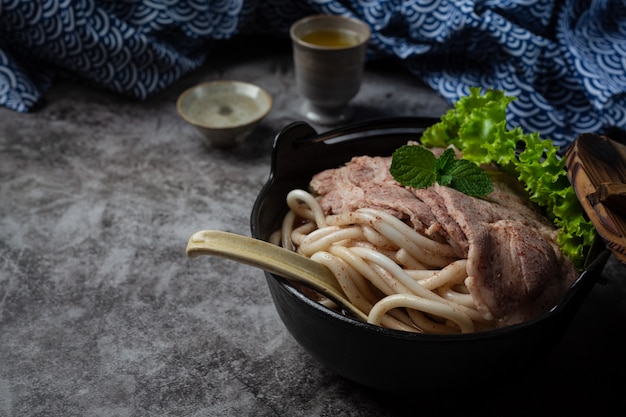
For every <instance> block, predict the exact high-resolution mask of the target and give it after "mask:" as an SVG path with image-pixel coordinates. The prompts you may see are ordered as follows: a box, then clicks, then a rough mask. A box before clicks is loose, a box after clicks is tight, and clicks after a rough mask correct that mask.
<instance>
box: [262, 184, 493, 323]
mask: <svg viewBox="0 0 626 417" xmlns="http://www.w3.org/2000/svg"><path fill="white" fill-rule="evenodd" d="M287 205H288V206H289V209H290V210H289V212H288V214H287V215H286V216H285V218H284V221H283V223H282V227H281V229H280V230H279V231H277V232H276V233H275V234H274V235H273V236H272V237H271V239H270V241H271V242H272V243H274V244H277V245H281V246H283V247H285V248H289V249H291V250H294V251H297V252H298V253H300V254H302V255H304V256H306V257H309V258H311V259H313V260H315V261H317V262H319V263H321V264H323V265H325V266H326V267H328V268H329V269H330V270H331V271H332V273H333V274H334V275H335V277H336V278H337V280H338V282H339V284H340V285H341V287H342V289H343V290H344V292H345V294H346V296H347V298H348V299H349V300H350V301H351V302H352V303H353V304H355V305H356V306H357V307H358V308H359V309H360V310H362V311H363V312H364V313H365V314H366V315H367V316H368V322H369V323H371V324H375V325H380V326H383V327H388V328H392V329H398V330H404V331H409V332H426V333H439V334H450V333H469V332H475V331H481V330H488V329H491V328H494V327H495V323H494V321H493V318H492V317H485V315H484V314H483V313H481V312H479V311H478V309H477V308H476V305H475V303H474V300H473V298H472V295H470V293H469V291H468V288H467V286H466V284H465V280H466V279H467V277H468V274H467V270H466V264H467V259H463V258H459V257H458V256H457V255H455V252H454V250H453V248H452V247H451V246H450V245H449V244H447V243H442V242H440V241H436V240H433V239H431V238H430V237H428V236H426V235H424V234H421V233H419V232H417V231H416V230H414V229H413V228H412V227H411V226H409V225H408V224H406V223H404V222H403V221H402V220H400V219H398V218H396V217H394V216H392V215H391V214H389V213H386V212H384V211H380V210H375V209H371V208H360V209H357V210H355V211H350V212H346V213H343V214H336V215H326V214H324V212H323V210H322V208H321V206H320V204H319V203H318V201H317V199H316V198H315V196H313V195H312V194H310V193H309V192H307V191H304V190H292V191H291V192H290V193H289V194H288V196H287ZM320 302H322V303H324V304H326V305H328V306H329V307H333V303H332V302H331V301H330V300H320Z"/></svg>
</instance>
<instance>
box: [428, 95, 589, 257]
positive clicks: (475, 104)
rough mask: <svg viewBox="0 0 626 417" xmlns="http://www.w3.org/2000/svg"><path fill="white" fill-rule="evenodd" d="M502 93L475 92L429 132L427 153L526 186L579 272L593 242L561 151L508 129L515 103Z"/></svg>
mask: <svg viewBox="0 0 626 417" xmlns="http://www.w3.org/2000/svg"><path fill="white" fill-rule="evenodd" d="M515 99H516V98H515V97H510V96H506V95H505V94H504V92H502V91H499V90H487V91H486V92H485V94H481V89H480V88H471V89H470V94H469V95H468V96H465V97H461V98H460V99H459V100H458V101H457V102H456V103H455V105H454V109H451V110H449V111H448V112H447V113H446V114H444V115H443V116H442V117H441V121H440V122H439V123H437V124H435V125H433V126H431V127H430V128H428V129H427V130H426V131H425V132H424V134H423V136H422V139H421V142H422V144H423V145H424V146H426V147H445V146H448V145H454V146H455V147H457V148H458V149H460V150H461V151H462V152H463V158H464V159H467V160H469V161H472V162H474V163H477V164H485V163H495V164H497V165H498V166H499V167H500V168H501V169H502V170H503V171H504V172H506V173H507V174H509V175H511V176H513V177H515V178H517V179H518V180H519V181H521V182H522V184H524V186H525V188H526V191H527V192H528V195H529V198H530V200H531V201H532V202H534V203H536V204H538V205H539V206H541V207H542V208H543V209H544V210H545V214H546V216H547V217H548V218H549V219H550V220H551V221H552V222H553V223H554V224H555V225H556V226H557V227H558V228H559V235H558V242H557V243H558V244H559V245H560V247H561V251H562V252H563V253H564V254H565V255H567V256H568V257H569V258H570V259H571V260H572V262H574V264H575V265H576V266H577V267H578V268H581V267H582V265H583V263H584V258H585V254H586V252H587V250H588V248H589V247H590V246H591V243H592V241H593V239H594V236H595V229H594V226H593V224H592V223H591V222H590V221H589V220H588V219H587V218H586V216H585V214H584V211H583V208H582V206H581V205H580V202H579V201H578V198H577V197H576V193H575V192H574V189H573V188H572V186H571V184H570V182H569V180H568V179H567V172H566V169H565V161H564V159H563V158H560V157H559V155H558V150H559V147H557V146H555V145H554V144H553V143H552V141H550V140H547V139H546V140H542V139H541V137H540V136H539V134H538V133H537V132H534V133H524V132H523V131H522V129H521V128H520V127H514V128H513V129H508V128H507V121H506V106H507V105H508V104H509V103H510V102H512V101H513V100H515Z"/></svg>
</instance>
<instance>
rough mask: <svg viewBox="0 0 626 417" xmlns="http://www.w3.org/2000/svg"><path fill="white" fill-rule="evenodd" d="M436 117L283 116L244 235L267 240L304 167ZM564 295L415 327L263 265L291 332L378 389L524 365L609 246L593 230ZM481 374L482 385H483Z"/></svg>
mask: <svg viewBox="0 0 626 417" xmlns="http://www.w3.org/2000/svg"><path fill="white" fill-rule="evenodd" d="M437 121H438V120H437V119H425V118H391V119H381V120H372V121H368V122H361V123H356V124H352V125H349V126H347V127H343V128H340V129H336V130H332V131H329V132H326V133H322V134H318V133H317V132H316V131H315V130H314V129H313V128H312V127H311V126H310V125H308V124H306V123H303V122H297V123H293V124H291V125H289V126H287V127H286V128H285V129H284V130H283V131H282V132H280V133H279V134H278V135H277V136H276V139H275V141H274V148H273V154H272V165H271V173H270V176H269V179H268V181H267V183H266V184H265V186H264V187H263V189H262V190H261V192H260V193H259V195H258V198H257V199H256V202H255V204H254V207H253V210H252V216H251V228H252V236H253V237H255V238H258V239H262V240H268V238H269V236H270V234H271V233H272V232H273V231H275V230H276V229H277V228H278V227H279V225H280V222H281V220H282V218H283V216H284V215H285V213H286V212H287V205H286V203H285V197H286V195H287V193H288V192H289V191H290V190H292V189H294V188H304V189H306V188H307V186H308V183H309V181H310V179H311V177H312V176H313V175H314V174H315V173H317V172H319V171H322V170H324V169H328V168H336V167H339V166H341V165H343V164H344V163H345V162H347V161H349V160H350V159H351V157H352V156H356V155H372V156H373V155H380V156H385V155H391V154H392V153H393V151H394V150H395V149H397V148H398V147H399V146H401V145H403V144H405V143H406V142H407V141H408V140H419V138H420V136H421V134H422V132H423V131H424V129H425V128H427V127H428V126H430V125H431V124H433V123H436V122H437ZM596 242H597V243H596V244H595V245H594V247H593V248H592V249H591V250H590V253H589V255H588V257H587V262H586V266H585V269H584V271H583V272H582V273H581V274H580V277H579V278H578V279H577V280H576V282H575V283H574V285H573V286H572V288H571V289H570V290H569V292H568V293H567V295H566V297H565V299H564V300H563V301H562V302H561V303H560V304H559V305H557V306H556V307H554V308H553V309H552V310H551V311H550V312H548V313H546V314H544V315H542V316H541V317H538V318H536V319H534V320H532V321H528V322H524V323H521V324H518V325H514V326H509V327H506V328H501V329H497V330H490V331H485V332H478V333H472V334H459V335H429V334H414V333H407V332H402V331H397V330H390V329H386V328H382V327H378V326H374V325H370V324H367V323H362V322H359V321H357V320H354V319H352V318H350V317H348V316H345V315H342V314H341V313H338V312H335V311H332V310H330V309H328V308H326V307H324V306H322V305H320V304H318V303H317V302H315V301H313V300H311V299H310V298H308V297H307V296H305V295H304V294H303V293H302V292H300V291H299V290H298V289H296V288H294V287H293V286H292V285H290V283H289V282H287V281H286V280H285V279H283V278H281V277H278V276H276V275H273V274H270V273H266V277H267V283H268V286H269V289H270V292H271V295H272V298H273V301H274V303H275V306H276V309H277V311H278V314H279V316H280V318H281V320H282V321H283V322H284V324H285V326H286V327H287V329H288V330H289V332H290V333H291V334H292V335H293V337H294V338H295V339H296V340H297V341H298V343H300V345H302V346H303V347H304V349H306V350H307V351H308V352H309V353H310V354H311V355H312V356H313V357H315V358H317V359H318V360H319V361H320V362H321V363H322V364H324V365H325V366H326V367H328V368H329V369H330V370H331V371H333V372H335V373H337V374H339V375H342V376H343V377H345V378H347V379H349V380H352V381H354V382H357V383H359V384H362V385H365V386H367V387H370V388H374V389H377V390H384V391H405V390H413V391H418V390H440V389H443V388H445V389H454V388H455V386H456V387H458V388H460V385H463V386H465V387H466V386H467V385H468V384H471V385H474V384H477V383H481V384H483V385H482V388H483V389H488V388H489V384H492V385H500V384H502V383H503V381H504V380H506V378H515V376H516V375H517V374H518V373H519V372H524V371H527V370H529V369H532V366H533V365H534V364H535V363H537V361H538V360H539V359H541V358H543V357H545V356H546V355H548V354H549V353H550V351H551V349H552V348H553V347H555V346H556V344H557V343H558V342H559V340H560V339H561V337H562V336H563V334H564V333H565V331H566V330H567V328H568V326H569V324H570V322H571V321H572V319H573V317H574V315H575V313H576V311H577V309H578V308H579V306H580V304H581V302H582V301H583V299H584V298H585V296H586V295H587V293H588V292H589V290H590V289H591V288H592V287H593V285H594V283H595V282H596V281H597V280H598V278H599V276H600V273H601V272H602V269H603V267H604V264H605V263H606V261H607V259H608V257H609V254H610V252H609V251H608V250H606V248H605V247H604V245H603V244H602V243H601V242H600V240H599V239H596ZM485 384H486V385H485Z"/></svg>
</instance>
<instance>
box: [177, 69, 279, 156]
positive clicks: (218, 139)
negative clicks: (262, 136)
mask: <svg viewBox="0 0 626 417" xmlns="http://www.w3.org/2000/svg"><path fill="white" fill-rule="evenodd" d="M176 108H177V110H178V113H179V114H180V116H181V117H182V118H183V119H184V120H185V121H187V122H188V123H190V124H192V125H193V126H195V127H196V128H197V129H198V130H199V131H200V132H201V133H202V134H203V135H204V138H205V140H206V143H207V144H209V145H210V146H213V147H216V148H230V147H234V146H237V145H240V144H241V143H242V142H243V141H244V139H245V138H246V137H247V136H248V135H249V134H250V133H251V132H252V130H253V129H254V128H255V127H256V126H257V124H258V123H259V122H260V121H261V120H262V119H263V118H264V117H265V116H267V114H268V113H269V112H270V110H271V109H272V97H271V96H270V95H269V94H268V93H267V91H265V90H263V89H262V88H261V87H258V86H256V85H254V84H250V83H246V82H243V81H227V80H219V81H209V82H205V83H202V84H198V85H196V86H194V87H191V88H189V89H187V90H185V91H184V92H183V93H182V94H181V95H180V97H179V98H178V101H177V103H176Z"/></svg>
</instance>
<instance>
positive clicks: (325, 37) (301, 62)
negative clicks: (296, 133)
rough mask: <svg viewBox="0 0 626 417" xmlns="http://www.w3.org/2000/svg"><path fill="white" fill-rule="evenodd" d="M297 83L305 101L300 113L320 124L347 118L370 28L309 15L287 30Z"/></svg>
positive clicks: (360, 75) (353, 21)
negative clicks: (291, 47)
mask: <svg viewBox="0 0 626 417" xmlns="http://www.w3.org/2000/svg"><path fill="white" fill-rule="evenodd" d="M289 34H290V36H291V41H292V45H293V58H294V68H295V77H296V85H297V88H298V92H299V93H300V94H301V95H302V96H303V97H304V99H305V102H304V105H303V107H302V109H301V112H302V115H303V116H304V117H305V118H306V119H307V120H309V121H311V122H314V123H319V124H322V125H335V124H339V123H342V122H345V121H348V120H349V119H350V117H351V113H352V108H351V107H350V105H349V104H350V101H351V100H352V98H354V96H355V95H356V94H357V93H358V92H359V90H360V88H361V80H362V78H363V69H364V64H365V52H366V47H367V42H368V41H369V38H370V34H371V31H370V28H369V26H368V25H367V24H365V23H364V22H362V21H360V20H357V19H353V18H348V17H343V16H334V15H316V16H309V17H305V18H303V19H300V20H298V21H297V22H295V23H294V24H293V25H292V26H291V28H290V31H289Z"/></svg>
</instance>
